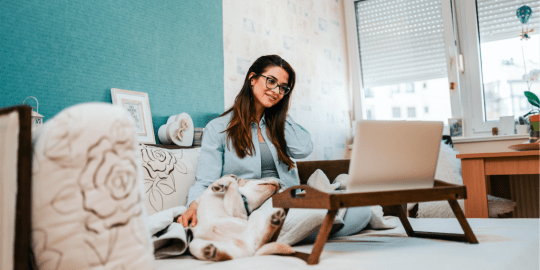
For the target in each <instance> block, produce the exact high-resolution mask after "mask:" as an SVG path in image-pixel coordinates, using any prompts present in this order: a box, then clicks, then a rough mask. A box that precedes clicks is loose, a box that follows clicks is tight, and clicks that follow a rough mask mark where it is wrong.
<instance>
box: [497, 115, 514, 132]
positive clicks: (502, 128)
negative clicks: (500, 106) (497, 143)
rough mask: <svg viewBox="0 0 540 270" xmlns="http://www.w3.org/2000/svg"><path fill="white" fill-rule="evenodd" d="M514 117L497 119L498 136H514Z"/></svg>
mask: <svg viewBox="0 0 540 270" xmlns="http://www.w3.org/2000/svg"><path fill="white" fill-rule="evenodd" d="M515 128H516V126H515V122H514V116H513V115H512V116H501V117H500V118H499V135H514V134H515Z"/></svg>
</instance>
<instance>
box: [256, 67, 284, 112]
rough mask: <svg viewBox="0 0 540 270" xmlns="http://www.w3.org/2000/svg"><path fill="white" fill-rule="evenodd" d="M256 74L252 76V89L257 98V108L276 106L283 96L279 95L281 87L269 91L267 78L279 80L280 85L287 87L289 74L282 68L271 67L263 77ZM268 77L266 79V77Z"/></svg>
mask: <svg viewBox="0 0 540 270" xmlns="http://www.w3.org/2000/svg"><path fill="white" fill-rule="evenodd" d="M255 75H256V74H255V73H252V74H250V77H252V78H251V89H252V90H253V95H254V96H255V108H265V109H266V108H270V107H272V106H274V105H276V104H277V103H278V102H279V101H280V100H281V99H282V98H283V95H281V94H280V93H279V87H276V88H275V89H269V88H268V87H266V80H267V79H266V77H268V79H270V80H277V83H278V85H287V84H288V82H289V74H288V73H287V71H285V70H284V69H283V68H281V67H270V68H268V69H267V70H266V71H264V72H263V73H262V74H261V75H264V76H255ZM265 76H266V77H265Z"/></svg>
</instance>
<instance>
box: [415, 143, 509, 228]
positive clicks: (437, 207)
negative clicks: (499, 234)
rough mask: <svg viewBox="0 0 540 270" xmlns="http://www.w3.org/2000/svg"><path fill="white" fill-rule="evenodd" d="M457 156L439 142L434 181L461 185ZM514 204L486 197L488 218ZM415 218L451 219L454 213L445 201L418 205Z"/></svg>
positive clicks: (459, 163)
mask: <svg viewBox="0 0 540 270" xmlns="http://www.w3.org/2000/svg"><path fill="white" fill-rule="evenodd" d="M457 154H459V152H458V151H456V150H454V149H453V148H452V147H451V146H450V145H448V144H445V143H444V142H441V146H440V150H439V159H438V161H437V169H436V170H435V179H437V180H441V181H445V182H448V183H451V184H456V185H463V178H462V176H461V160H459V159H457V158H456V155H457ZM458 203H459V205H460V206H461V209H465V207H464V203H463V200H458ZM415 204H416V203H409V204H408V207H407V208H408V209H412V208H413V207H414V205H415ZM515 205H516V203H515V202H513V201H511V200H508V199H503V198H498V197H495V196H491V195H488V211H489V217H497V216H498V215H500V214H504V213H508V212H511V211H513V209H514V207H515ZM417 217H419V218H453V217H455V216H454V212H453V211H452V208H450V205H449V204H448V202H446V201H434V202H421V203H418V212H417Z"/></svg>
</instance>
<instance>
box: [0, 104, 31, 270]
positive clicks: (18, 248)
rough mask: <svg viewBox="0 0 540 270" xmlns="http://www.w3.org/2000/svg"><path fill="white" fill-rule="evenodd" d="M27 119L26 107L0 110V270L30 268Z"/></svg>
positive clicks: (29, 134)
mask: <svg viewBox="0 0 540 270" xmlns="http://www.w3.org/2000/svg"><path fill="white" fill-rule="evenodd" d="M31 117H32V107H29V106H26V105H23V106H16V107H8V108H2V109H0V144H2V145H0V194H1V195H0V203H1V205H0V216H1V220H0V230H1V232H0V235H2V237H0V244H1V247H0V269H16V270H23V269H24V270H26V269H31V268H32V267H31V253H30V249H31V240H32V238H31V235H32V228H31V221H32V118H31ZM17 134H18V136H17ZM12 206H15V207H14V208H13V207H12ZM7 257H9V258H7Z"/></svg>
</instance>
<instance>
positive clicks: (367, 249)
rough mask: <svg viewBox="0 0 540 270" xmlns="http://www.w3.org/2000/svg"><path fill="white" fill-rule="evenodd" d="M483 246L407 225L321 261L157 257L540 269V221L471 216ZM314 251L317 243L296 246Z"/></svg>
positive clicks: (449, 224) (259, 263) (433, 223)
mask: <svg viewBox="0 0 540 270" xmlns="http://www.w3.org/2000/svg"><path fill="white" fill-rule="evenodd" d="M409 220H410V222H411V225H412V227H413V229H414V230H418V231H436V232H445V233H462V231H461V227H460V226H459V224H458V222H457V220H456V219H409ZM468 221H469V224H470V225H471V227H472V229H473V231H474V233H475V235H476V237H477V239H478V241H479V242H480V244H467V243H460V242H451V241H442V240H431V239H420V238H409V237H407V235H406V233H405V230H404V229H403V227H401V226H399V227H398V228H395V229H391V230H387V231H363V232H362V233H361V234H358V235H353V236H348V237H343V238H338V239H333V240H331V241H329V242H328V243H327V244H326V245H325V247H324V250H323V253H322V255H321V257H320V262H319V264H318V265H315V266H309V265H307V264H306V263H305V262H304V261H302V260H300V259H297V258H294V257H284V256H261V257H250V258H244V259H238V260H233V261H227V262H218V263H214V262H204V261H198V260H195V259H193V257H191V256H188V255H183V256H180V257H177V258H174V259H166V260H157V261H155V264H154V265H155V267H156V269H158V270H169V269H235V270H238V269H249V270H254V269H280V270H281V269H414V270H418V269H475V270H476V269H489V270H495V269H539V268H540V263H539V255H540V253H539V252H540V250H539V238H538V234H539V228H540V227H539V220H538V219H468ZM294 248H295V250H297V251H301V252H310V251H311V248H312V245H304V246H295V247H294Z"/></svg>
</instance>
